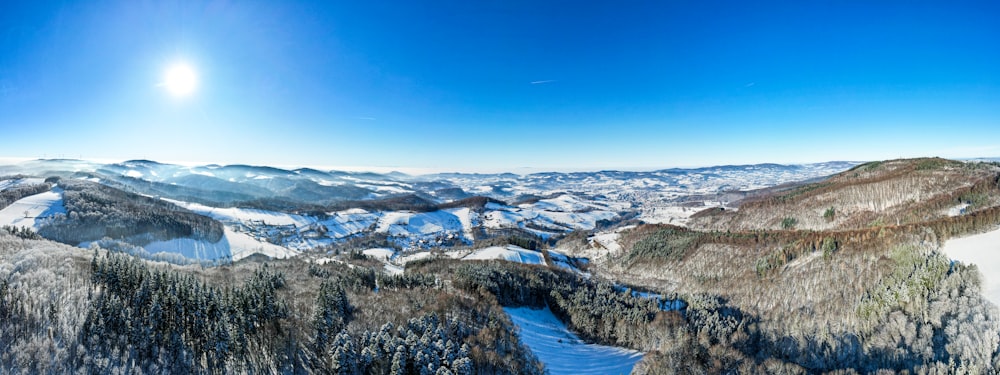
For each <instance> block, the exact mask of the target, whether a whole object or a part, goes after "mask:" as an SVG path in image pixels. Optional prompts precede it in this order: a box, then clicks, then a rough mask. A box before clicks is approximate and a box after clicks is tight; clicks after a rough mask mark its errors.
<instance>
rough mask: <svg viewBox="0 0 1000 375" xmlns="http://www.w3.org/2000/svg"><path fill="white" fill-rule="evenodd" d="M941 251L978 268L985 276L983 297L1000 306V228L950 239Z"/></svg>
mask: <svg viewBox="0 0 1000 375" xmlns="http://www.w3.org/2000/svg"><path fill="white" fill-rule="evenodd" d="M941 251H942V252H943V253H944V254H945V255H947V256H948V257H949V258H951V259H954V260H957V261H960V262H962V263H971V264H975V265H976V266H978V267H979V272H980V273H982V275H983V290H982V293H983V297H985V298H986V299H987V300H989V301H990V302H993V304H995V305H998V306H1000V228H998V229H996V230H994V231H992V232H986V233H982V234H976V235H972V236H968V237H962V238H955V239H950V240H948V241H946V242H945V244H944V247H942V249H941Z"/></svg>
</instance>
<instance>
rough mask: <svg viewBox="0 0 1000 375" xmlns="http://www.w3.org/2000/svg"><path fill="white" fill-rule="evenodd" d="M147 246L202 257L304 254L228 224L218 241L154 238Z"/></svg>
mask: <svg viewBox="0 0 1000 375" xmlns="http://www.w3.org/2000/svg"><path fill="white" fill-rule="evenodd" d="M143 248H145V249H146V251H148V252H150V253H152V254H155V253H176V254H180V255H182V256H184V257H185V258H190V259H200V260H217V259H226V258H231V259H232V260H233V261H234V262H235V261H238V260H240V259H243V258H246V257H248V256H250V255H253V254H263V255H267V256H269V257H271V258H289V257H293V256H296V255H299V254H300V252H299V251H296V250H293V249H289V248H286V247H282V246H278V245H275V244H272V243H267V242H263V241H258V240H257V239H255V238H253V237H251V236H249V235H247V234H246V233H239V232H235V231H233V230H232V229H229V228H225V234H224V235H223V237H222V239H221V240H219V242H216V243H210V242H208V241H200V240H195V239H191V238H175V239H172V240H169V241H157V242H152V243H149V244H147V245H146V246H143Z"/></svg>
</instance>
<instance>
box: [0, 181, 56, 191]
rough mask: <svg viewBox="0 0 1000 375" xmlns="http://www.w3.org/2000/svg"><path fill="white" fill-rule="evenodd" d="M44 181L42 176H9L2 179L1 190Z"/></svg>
mask: <svg viewBox="0 0 1000 375" xmlns="http://www.w3.org/2000/svg"><path fill="white" fill-rule="evenodd" d="M44 182H45V180H44V179H41V178H9V179H6V180H0V191H4V190H7V189H10V188H15V187H18V186H28V185H38V184H41V183H44Z"/></svg>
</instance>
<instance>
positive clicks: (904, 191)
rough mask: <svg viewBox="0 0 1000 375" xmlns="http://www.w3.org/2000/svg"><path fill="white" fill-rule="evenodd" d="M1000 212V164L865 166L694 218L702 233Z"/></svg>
mask: <svg viewBox="0 0 1000 375" xmlns="http://www.w3.org/2000/svg"><path fill="white" fill-rule="evenodd" d="M997 205H1000V165H998V164H996V163H976V162H970V163H965V162H959V161H952V160H945V159H938V158H924V159H906V160H892V161H885V162H871V163H866V164H862V165H859V166H857V167H855V168H852V169H850V170H848V171H845V172H842V173H839V174H837V175H834V176H831V177H830V178H828V179H826V180H822V181H819V182H816V183H812V184H808V185H804V186H801V187H798V188H795V189H792V190H788V191H781V192H777V193H773V194H769V195H766V196H762V197H757V198H754V199H751V200H748V201H745V202H743V203H742V204H741V205H740V206H739V208H738V209H736V210H724V209H709V210H706V211H703V212H700V213H698V214H696V215H694V217H693V218H692V220H691V222H690V224H689V225H690V226H691V227H692V228H698V229H703V230H723V231H725V230H734V231H735V230H754V229H806V230H848V229H864V228H877V227H883V226H900V225H907V224H914V223H922V222H927V221H933V220H941V219H945V218H948V217H954V216H960V215H969V214H972V213H976V212H980V211H985V210H989V209H990V208H992V207H995V206H997Z"/></svg>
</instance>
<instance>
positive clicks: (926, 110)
mask: <svg viewBox="0 0 1000 375" xmlns="http://www.w3.org/2000/svg"><path fill="white" fill-rule="evenodd" d="M871 3H877V4H874V5H873V4H871ZM995 4H996V3H995V2H980V3H975V2H955V1H947V2H945V1H942V2H922V1H916V2H913V1H898V2H881V1H879V2H872V1H857V2H853V1H789V2H705V1H689V2H678V1H669V2H668V1H655V2H654V1H650V2H638V1H635V2H633V1H625V2H606V3H601V4H598V3H597V2H593V3H590V2H578V1H562V2H544V1H483V2H469V1H434V2H413V1H392V2H369V1H333V2H327V1H323V2H315V3H311V2H290V1H259V2H255V1H210V2H187V1H176V2H173V1H172V2H151V1H121V2H116V1H94V2H90V1H87V2H51V1H38V2H30V1H26V2H18V3H17V4H7V3H5V4H4V5H3V6H2V7H3V9H2V11H0V131H2V133H3V135H2V136H0V156H2V157H31V158H34V157H43V156H44V157H72V158H77V157H83V158H85V159H111V160H125V159H135V158H146V159H154V160H160V161H171V162H204V163H248V164H269V165H281V166H320V167H346V166H355V167H370V168H373V169H400V170H411V171H412V170H437V171H440V170H460V171H475V170H482V171H497V170H516V171H532V170H534V171H541V170H566V169H573V170H596V169H649V168H661V167H674V166H703V165H715V164H744V163H758V162H778V163H800V162H815V161H828V160H874V159H888V158H896V157H911V156H944V157H977V156H998V155H1000V47H998V46H1000V44H998V41H1000V22H997V19H998V17H1000V6H998V5H995ZM178 63H184V64H187V65H188V66H190V67H191V68H192V69H193V70H194V71H195V72H196V75H197V76H198V87H197V89H196V91H195V92H194V94H193V95H191V96H188V97H181V98H178V97H173V96H171V95H170V94H169V93H168V92H167V90H165V88H164V86H163V84H162V83H163V82H164V75H165V74H166V71H167V69H168V68H169V67H170V66H172V65H175V64H178Z"/></svg>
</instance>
